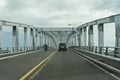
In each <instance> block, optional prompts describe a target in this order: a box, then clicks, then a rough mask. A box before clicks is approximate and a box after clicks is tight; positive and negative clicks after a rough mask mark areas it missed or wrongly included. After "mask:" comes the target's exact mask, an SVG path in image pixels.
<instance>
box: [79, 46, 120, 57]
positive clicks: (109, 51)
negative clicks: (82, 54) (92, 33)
mask: <svg viewBox="0 0 120 80" xmlns="http://www.w3.org/2000/svg"><path fill="white" fill-rule="evenodd" d="M79 48H80V49H83V50H86V51H89V52H94V53H99V54H104V55H112V56H114V57H117V56H118V54H120V48H117V47H98V46H79Z"/></svg>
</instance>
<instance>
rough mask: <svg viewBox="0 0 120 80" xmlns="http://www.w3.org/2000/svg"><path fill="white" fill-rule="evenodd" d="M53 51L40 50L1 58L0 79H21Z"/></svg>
mask: <svg viewBox="0 0 120 80" xmlns="http://www.w3.org/2000/svg"><path fill="white" fill-rule="evenodd" d="M52 52H53V51H40V52H36V53H30V54H25V55H20V56H16V57H12V58H9V59H3V60H0V80H19V78H20V77H22V76H23V75H24V74H26V73H27V72H28V71H29V70H30V69H31V68H33V67H34V66H36V65H37V64H38V63H39V62H40V61H42V60H43V59H44V58H46V57H47V56H48V55H50V53H52Z"/></svg>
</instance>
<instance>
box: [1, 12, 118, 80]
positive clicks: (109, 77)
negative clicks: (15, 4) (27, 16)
mask: <svg viewBox="0 0 120 80" xmlns="http://www.w3.org/2000/svg"><path fill="white" fill-rule="evenodd" d="M109 23H114V24H115V26H114V27H115V47H111V46H104V44H105V42H104V27H105V26H104V25H105V24H109ZM95 25H96V26H97V29H98V46H95V40H94V34H96V33H94V31H93V30H94V26H95ZM6 26H8V27H12V39H10V40H11V42H12V45H9V46H11V47H3V46H2V44H3V45H5V44H6V43H2V37H3V36H4V35H2V31H3V28H4V27H6ZM20 28H22V29H23V31H21V30H20ZM20 32H22V33H23V35H22V36H23V37H24V38H23V40H22V41H23V42H22V43H23V44H24V46H20V40H21V39H22V38H21V37H20V35H19V33H20ZM28 35H29V36H30V38H28ZM29 41H30V43H29ZM60 43H65V44H66V47H67V51H58V49H59V44H60ZM28 44H29V45H28ZM44 45H48V50H47V51H44ZM0 80H120V14H118V15H112V16H109V17H105V18H101V19H97V20H94V21H90V22H87V23H85V24H82V25H80V26H76V27H68V28H67V27H36V26H33V25H28V24H22V23H17V22H11V21H5V20H0Z"/></svg>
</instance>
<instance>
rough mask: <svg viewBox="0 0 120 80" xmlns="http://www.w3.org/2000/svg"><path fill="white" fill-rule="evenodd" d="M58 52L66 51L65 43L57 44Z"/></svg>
mask: <svg viewBox="0 0 120 80" xmlns="http://www.w3.org/2000/svg"><path fill="white" fill-rule="evenodd" d="M59 51H67V48H66V44H65V43H60V44H59Z"/></svg>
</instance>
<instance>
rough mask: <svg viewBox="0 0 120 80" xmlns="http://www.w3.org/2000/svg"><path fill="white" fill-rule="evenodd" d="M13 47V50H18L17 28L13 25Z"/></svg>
mask: <svg viewBox="0 0 120 80" xmlns="http://www.w3.org/2000/svg"><path fill="white" fill-rule="evenodd" d="M12 40H13V41H12V42H13V49H14V51H18V50H19V28H18V26H13V39H12Z"/></svg>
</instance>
